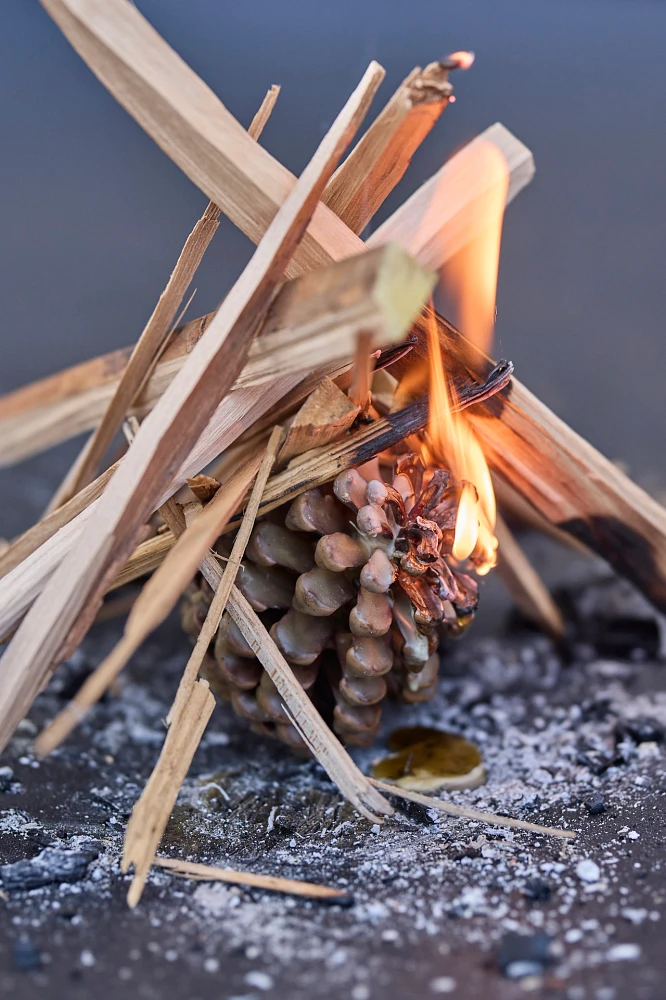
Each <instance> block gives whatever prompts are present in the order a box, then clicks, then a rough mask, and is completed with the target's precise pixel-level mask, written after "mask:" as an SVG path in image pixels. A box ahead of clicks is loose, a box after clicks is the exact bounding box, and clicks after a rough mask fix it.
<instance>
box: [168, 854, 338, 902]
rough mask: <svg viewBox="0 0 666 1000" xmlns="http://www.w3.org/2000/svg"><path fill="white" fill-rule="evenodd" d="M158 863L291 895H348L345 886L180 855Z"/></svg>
mask: <svg viewBox="0 0 666 1000" xmlns="http://www.w3.org/2000/svg"><path fill="white" fill-rule="evenodd" d="M155 864H156V865H158V866H159V867H160V868H166V869H167V870H168V871H171V872H173V874H174V875H182V876H184V877H185V878H192V879H195V880H197V881H201V882H231V884H232V885H249V886H251V887H252V888H254V889H268V890H270V891H271V892H285V893H287V894H288V895H290V896H305V897H306V898H307V899H339V898H340V897H347V896H348V893H347V892H345V890H344V889H333V888H331V887H329V886H327V885H316V884H315V883H314V882H301V881H300V879H292V878H279V877H278V876H277V875H255V874H254V873H253V872H237V871H233V870H232V869H231V868H217V867H215V866H212V865H201V864H198V863H197V862H196V861H180V860H179V859H178V858H155Z"/></svg>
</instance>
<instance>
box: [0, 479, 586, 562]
mask: <svg viewBox="0 0 666 1000" xmlns="http://www.w3.org/2000/svg"><path fill="white" fill-rule="evenodd" d="M492 480H493V487H494V489H495V496H496V498H497V504H498V506H499V508H500V510H501V511H502V512H503V514H504V515H505V516H507V517H509V518H510V519H511V520H513V521H517V522H518V523H519V524H521V525H523V526H524V527H525V528H528V529H530V530H532V531H537V532H539V533H540V534H542V535H546V536H547V537H548V538H551V539H552V540H553V541H554V542H557V543H558V545H563V546H564V547H565V548H568V549H572V550H573V551H574V552H576V553H578V555H581V556H587V557H588V558H589V557H590V556H591V555H592V553H591V552H590V550H589V549H588V548H587V547H586V546H585V545H583V543H582V542H580V541H579V540H578V539H577V538H574V536H573V535H569V534H567V532H566V531H561V530H560V528H556V527H555V525H554V524H553V523H552V522H551V521H549V520H548V519H547V518H545V517H544V516H543V514H541V513H540V512H539V511H538V510H536V508H534V507H533V506H532V504H531V503H530V502H529V500H526V499H525V497H524V496H522V495H521V494H520V493H519V492H518V490H516V489H514V487H513V486H512V485H511V483H509V482H507V481H506V480H505V479H502V477H501V476H499V475H497V473H494V474H493V477H492ZM0 565H1V563H0Z"/></svg>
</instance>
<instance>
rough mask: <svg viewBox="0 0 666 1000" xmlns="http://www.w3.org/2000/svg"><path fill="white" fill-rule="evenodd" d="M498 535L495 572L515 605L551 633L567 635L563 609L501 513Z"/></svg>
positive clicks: (559, 636) (553, 634) (497, 523)
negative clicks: (561, 609)
mask: <svg viewBox="0 0 666 1000" xmlns="http://www.w3.org/2000/svg"><path fill="white" fill-rule="evenodd" d="M495 535H496V536H497V541H498V543H499V545H498V549H497V569H496V572H497V574H498V576H499V577H500V579H501V581H502V583H503V584H504V585H505V587H506V589H507V590H508V591H509V593H510V595H511V597H512V598H513V600H514V602H515V604H516V606H517V607H518V608H519V609H520V610H521V611H522V612H523V614H524V615H526V617H527V618H529V619H530V621H533V622H534V623H535V624H536V625H537V626H538V627H539V628H540V629H542V630H543V631H544V632H546V633H547V634H548V635H550V636H552V637H553V638H554V639H556V640H557V639H561V638H562V636H563V635H564V620H563V618H562V613H561V611H560V609H559V608H558V606H557V604H556V603H555V601H554V600H553V598H552V596H551V594H550V592H549V590H548V588H547V587H546V585H545V584H544V582H543V580H542V579H541V577H540V576H539V574H538V573H537V571H536V570H535V569H534V567H533V566H532V564H531V562H530V561H529V559H528V558H527V556H526V555H525V553H524V552H523V550H522V548H521V546H520V545H519V544H518V542H517V541H516V539H515V538H514V535H513V532H512V531H511V530H510V529H509V527H508V526H507V524H506V522H505V521H504V519H503V518H502V517H500V516H499V515H498V516H497V521H496V523H495Z"/></svg>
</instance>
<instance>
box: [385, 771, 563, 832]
mask: <svg viewBox="0 0 666 1000" xmlns="http://www.w3.org/2000/svg"><path fill="white" fill-rule="evenodd" d="M370 780H371V781H372V784H373V785H375V787H376V788H380V789H381V790H382V792H386V793H387V794H389V795H396V796H397V797H398V798H400V799H408V800H409V801H410V802H418V803H419V805H422V806H425V807H426V808H427V809H438V810H439V811H440V812H445V813H448V814H449V815H450V816H459V817H460V818H461V819H473V820H477V821H478V822H479V823H489V824H490V825H491V826H508V827H511V828H513V829H514V830H528V831H529V832H530V833H541V834H545V835H546V836H548V837H560V838H561V839H562V840H575V839H576V837H577V836H578V834H576V833H574V831H573V830H558V828H557V827H554V826H539V825H538V824H537V823H529V822H528V821H527V820H524V819H512V818H511V817H510V816H498V815H497V814H496V813H487V812H478V810H476V809H468V808H467V806H456V805H454V804H453V802H447V801H446V800H445V799H436V798H434V797H433V796H432V795H423V794H421V792H411V791H408V790H407V789H406V788H400V786H399V785H392V784H390V783H389V782H388V781H379V780H377V779H376V778H371V779H370Z"/></svg>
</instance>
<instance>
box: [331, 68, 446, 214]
mask: <svg viewBox="0 0 666 1000" xmlns="http://www.w3.org/2000/svg"><path fill="white" fill-rule="evenodd" d="M448 75H449V70H448V69H447V67H446V66H444V65H443V64H442V63H431V64H430V65H429V66H426V68H425V70H422V69H421V68H420V67H419V66H417V67H416V69H414V70H412V72H411V73H410V74H409V76H408V77H407V79H406V80H404V81H403V82H402V83H401V84H400V86H399V87H398V89H397V90H396V92H395V94H394V95H393V97H392V98H391V99H390V101H389V102H388V104H387V105H386V107H385V108H384V109H383V111H382V112H381V113H380V114H379V116H378V117H377V118H376V119H375V121H374V122H373V123H372V125H371V126H370V128H369V129H368V130H367V132H366V133H365V135H364V136H363V138H362V139H360V141H359V142H358V143H357V145H356V146H355V147H354V149H353V150H352V151H351V153H350V154H349V156H348V157H347V159H346V160H345V161H344V163H343V164H341V166H339V167H338V169H337V170H336V172H335V173H334V174H333V177H332V178H331V180H330V181H329V182H328V186H327V188H326V191H325V193H324V199H323V200H324V202H325V203H326V204H327V205H328V206H329V208H332V209H333V211H334V212H335V214H336V215H338V216H339V217H340V218H341V219H343V220H344V221H345V222H346V223H347V225H348V226H349V228H350V229H351V230H352V231H353V232H355V233H360V232H361V231H362V230H363V229H365V227H366V225H367V224H368V222H369V221H370V219H372V217H373V216H374V215H375V213H376V212H377V210H378V209H379V208H380V207H381V205H382V204H383V203H384V201H385V200H386V198H387V197H388V195H389V194H390V193H391V191H392V190H393V188H394V187H395V186H396V184H398V182H399V181H400V180H401V178H402V176H403V174H404V173H405V171H406V169H407V167H408V166H409V164H410V162H411V159H412V156H413V155H414V153H415V152H416V150H417V149H418V147H419V146H420V145H421V143H422V142H423V140H424V139H425V138H426V136H427V135H428V134H429V132H430V131H431V129H432V128H433V126H434V125H435V123H436V122H437V120H438V118H439V116H440V115H441V114H442V112H443V111H444V108H445V107H446V106H447V104H448V103H449V97H450V96H451V93H452V91H453V88H452V86H451V84H450V83H449V80H448Z"/></svg>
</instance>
